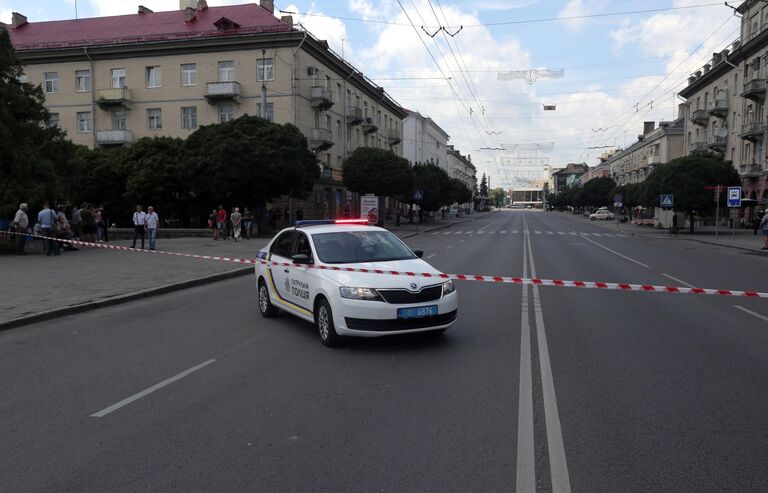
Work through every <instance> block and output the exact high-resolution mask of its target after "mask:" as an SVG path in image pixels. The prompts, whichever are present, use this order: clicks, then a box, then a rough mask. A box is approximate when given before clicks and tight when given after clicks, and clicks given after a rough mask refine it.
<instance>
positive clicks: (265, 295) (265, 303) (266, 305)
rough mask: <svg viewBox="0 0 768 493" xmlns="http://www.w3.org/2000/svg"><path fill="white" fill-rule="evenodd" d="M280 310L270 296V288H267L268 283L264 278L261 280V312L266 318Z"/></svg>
mask: <svg viewBox="0 0 768 493" xmlns="http://www.w3.org/2000/svg"><path fill="white" fill-rule="evenodd" d="M279 311H280V310H279V309H278V308H276V307H275V305H273V304H272V300H271V299H270V297H269V289H267V283H265V282H264V280H263V279H261V280H260V281H259V313H261V316H262V317H264V318H272V317H274V316H275V315H277V313H278V312H279Z"/></svg>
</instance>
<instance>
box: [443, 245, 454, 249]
mask: <svg viewBox="0 0 768 493" xmlns="http://www.w3.org/2000/svg"><path fill="white" fill-rule="evenodd" d="M451 248H453V245H448V246H447V247H445V249H446V250H450V249H451Z"/></svg>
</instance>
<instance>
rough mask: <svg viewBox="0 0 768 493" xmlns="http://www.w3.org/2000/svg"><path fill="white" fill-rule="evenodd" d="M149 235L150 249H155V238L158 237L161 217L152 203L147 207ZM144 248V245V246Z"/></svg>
mask: <svg viewBox="0 0 768 493" xmlns="http://www.w3.org/2000/svg"><path fill="white" fill-rule="evenodd" d="M146 225H147V236H148V237H149V249H150V250H154V249H155V240H156V239H157V228H159V227H160V217H159V216H158V215H157V212H155V208H154V207H152V206H151V205H150V206H149V207H147V219H146ZM142 248H144V247H142Z"/></svg>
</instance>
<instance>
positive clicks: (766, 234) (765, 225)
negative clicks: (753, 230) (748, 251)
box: [760, 211, 768, 250]
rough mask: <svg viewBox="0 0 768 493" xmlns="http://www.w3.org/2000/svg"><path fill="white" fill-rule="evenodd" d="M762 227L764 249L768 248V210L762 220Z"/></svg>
mask: <svg viewBox="0 0 768 493" xmlns="http://www.w3.org/2000/svg"><path fill="white" fill-rule="evenodd" d="M760 229H761V230H762V231H763V239H764V240H765V242H764V243H763V250H768V211H765V213H764V214H763V220H762V221H760Z"/></svg>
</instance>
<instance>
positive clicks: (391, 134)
mask: <svg viewBox="0 0 768 493" xmlns="http://www.w3.org/2000/svg"><path fill="white" fill-rule="evenodd" d="M385 135H386V137H387V143H389V145H391V146H393V145H397V144H399V143H400V142H401V141H402V139H401V138H400V131H399V130H398V129H396V128H388V129H387V131H386V133H385Z"/></svg>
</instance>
